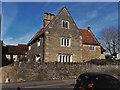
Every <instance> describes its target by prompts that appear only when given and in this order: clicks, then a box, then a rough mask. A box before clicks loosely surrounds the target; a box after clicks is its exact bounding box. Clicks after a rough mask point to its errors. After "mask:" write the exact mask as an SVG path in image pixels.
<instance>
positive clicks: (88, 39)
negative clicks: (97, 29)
mask: <svg viewBox="0 0 120 90" xmlns="http://www.w3.org/2000/svg"><path fill="white" fill-rule="evenodd" d="M79 30H80V33H81V34H82V40H83V44H90V45H100V43H99V42H98V41H97V39H96V38H95V36H94V34H93V33H92V32H91V31H90V30H84V29H79Z"/></svg>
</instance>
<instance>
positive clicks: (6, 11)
mask: <svg viewBox="0 0 120 90" xmlns="http://www.w3.org/2000/svg"><path fill="white" fill-rule="evenodd" d="M2 6H3V7H2V9H3V10H2V11H3V20H2V37H3V36H4V35H5V34H6V33H7V31H8V30H9V28H10V27H11V25H12V23H13V21H14V19H15V17H16V16H17V13H18V7H17V5H16V4H15V3H14V4H13V3H3V5H2Z"/></svg>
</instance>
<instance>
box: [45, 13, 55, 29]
mask: <svg viewBox="0 0 120 90" xmlns="http://www.w3.org/2000/svg"><path fill="white" fill-rule="evenodd" d="M54 16H55V15H54V14H51V13H44V20H43V26H44V27H46V26H47V25H48V24H49V23H50V21H51V20H52V19H53V18H54Z"/></svg>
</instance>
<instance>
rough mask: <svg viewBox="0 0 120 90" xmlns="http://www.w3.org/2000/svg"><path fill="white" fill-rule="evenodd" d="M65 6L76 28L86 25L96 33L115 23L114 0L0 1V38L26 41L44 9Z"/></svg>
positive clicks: (7, 41)
mask: <svg viewBox="0 0 120 90" xmlns="http://www.w3.org/2000/svg"><path fill="white" fill-rule="evenodd" d="M64 6H66V7H67V9H68V11H69V12H70V14H71V16H72V18H73V19H74V21H75V23H76V25H77V26H78V28H82V29H87V27H88V25H90V26H91V30H92V32H93V33H94V35H95V36H96V37H99V36H100V32H101V31H102V30H103V29H104V28H107V27H118V3H117V2H3V3H2V16H3V17H2V40H3V41H4V42H5V44H14V45H16V44H27V43H28V42H29V40H30V39H31V38H32V37H33V36H34V35H35V33H36V32H38V31H39V30H40V28H42V27H43V18H44V13H45V12H49V13H53V14H55V15H57V14H58V12H59V11H60V10H61V8H62V7H64Z"/></svg>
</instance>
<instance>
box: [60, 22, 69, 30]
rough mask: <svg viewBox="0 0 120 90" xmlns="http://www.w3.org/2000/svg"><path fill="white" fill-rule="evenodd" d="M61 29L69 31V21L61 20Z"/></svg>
mask: <svg viewBox="0 0 120 90" xmlns="http://www.w3.org/2000/svg"><path fill="white" fill-rule="evenodd" d="M61 26H62V28H65V29H69V21H65V20H62V25H61Z"/></svg>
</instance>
